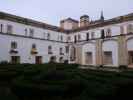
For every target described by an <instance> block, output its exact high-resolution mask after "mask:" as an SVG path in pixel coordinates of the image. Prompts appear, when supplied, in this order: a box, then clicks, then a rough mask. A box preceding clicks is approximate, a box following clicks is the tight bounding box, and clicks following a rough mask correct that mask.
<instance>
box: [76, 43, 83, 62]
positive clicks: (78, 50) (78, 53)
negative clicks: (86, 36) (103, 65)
mask: <svg viewBox="0 0 133 100" xmlns="http://www.w3.org/2000/svg"><path fill="white" fill-rule="evenodd" d="M76 63H77V64H82V45H77V46H76Z"/></svg>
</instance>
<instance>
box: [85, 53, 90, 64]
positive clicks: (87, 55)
mask: <svg viewBox="0 0 133 100" xmlns="http://www.w3.org/2000/svg"><path fill="white" fill-rule="evenodd" d="M85 55H86V56H85V58H86V60H85V62H86V64H92V52H86V53H85Z"/></svg>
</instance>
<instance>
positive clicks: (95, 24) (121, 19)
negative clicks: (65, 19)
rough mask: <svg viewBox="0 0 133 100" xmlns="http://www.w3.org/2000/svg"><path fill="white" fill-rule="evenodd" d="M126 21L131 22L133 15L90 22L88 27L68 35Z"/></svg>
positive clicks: (80, 28)
mask: <svg viewBox="0 0 133 100" xmlns="http://www.w3.org/2000/svg"><path fill="white" fill-rule="evenodd" d="M126 21H133V13H130V14H127V15H124V16H119V17H115V18H112V19H108V20H103V21H101V20H96V21H92V22H91V23H90V24H89V26H86V27H79V28H77V29H74V30H71V31H69V33H71V32H79V31H84V30H88V29H93V28H97V27H104V26H106V25H111V24H118V23H122V22H126Z"/></svg>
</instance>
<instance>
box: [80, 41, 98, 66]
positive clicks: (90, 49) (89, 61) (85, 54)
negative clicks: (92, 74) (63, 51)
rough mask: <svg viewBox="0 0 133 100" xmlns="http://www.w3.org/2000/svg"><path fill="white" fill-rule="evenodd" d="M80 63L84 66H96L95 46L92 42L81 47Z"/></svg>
mask: <svg viewBox="0 0 133 100" xmlns="http://www.w3.org/2000/svg"><path fill="white" fill-rule="evenodd" d="M82 61H83V64H84V65H95V64H96V45H95V43H94V42H89V43H87V44H85V45H83V47H82Z"/></svg>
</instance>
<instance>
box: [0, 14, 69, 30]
mask: <svg viewBox="0 0 133 100" xmlns="http://www.w3.org/2000/svg"><path fill="white" fill-rule="evenodd" d="M0 19H5V20H9V21H13V22H18V23H22V24H26V25H31V26H35V27H39V28H43V29H49V30H53V31H57V32H67V31H66V30H64V29H62V28H60V27H57V26H53V25H49V24H46V23H43V22H39V21H35V20H32V19H28V18H24V17H20V16H16V15H12V14H7V13H5V12H0Z"/></svg>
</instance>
